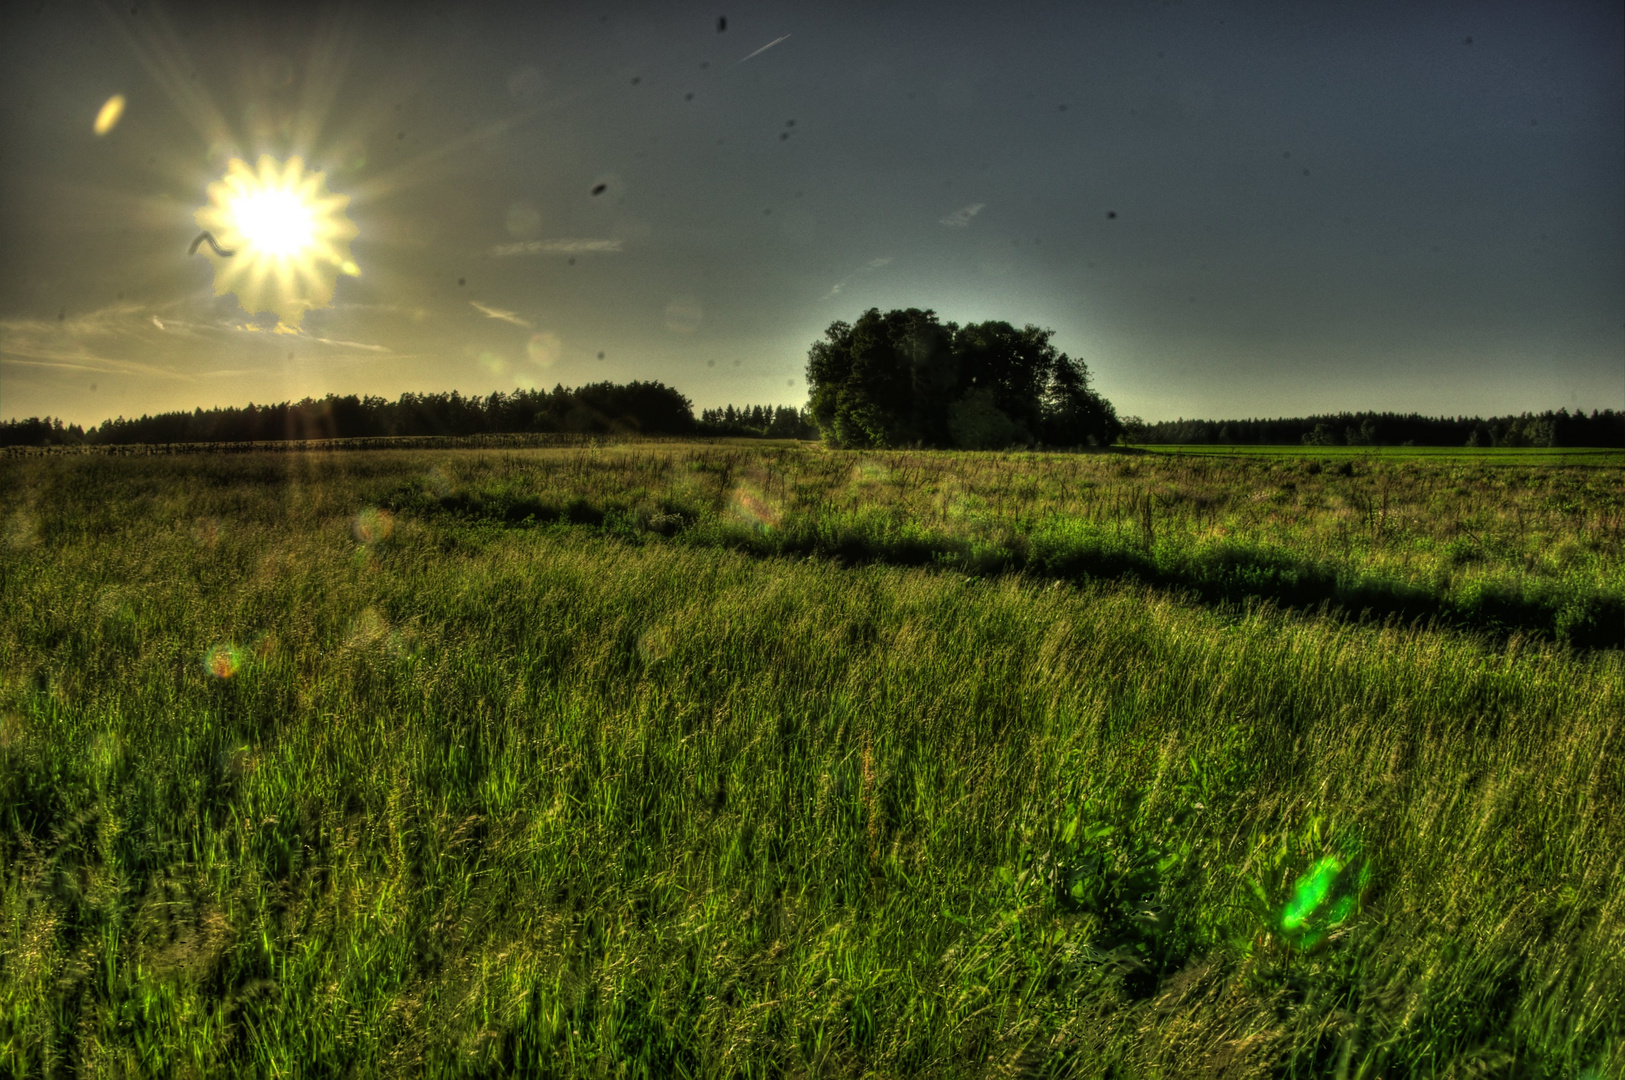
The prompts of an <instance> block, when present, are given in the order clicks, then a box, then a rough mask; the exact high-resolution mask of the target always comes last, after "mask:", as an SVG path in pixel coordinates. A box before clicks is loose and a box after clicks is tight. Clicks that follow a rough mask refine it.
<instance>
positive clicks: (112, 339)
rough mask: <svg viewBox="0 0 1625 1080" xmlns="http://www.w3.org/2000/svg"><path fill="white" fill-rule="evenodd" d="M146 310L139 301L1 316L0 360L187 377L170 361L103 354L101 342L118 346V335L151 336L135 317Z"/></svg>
mask: <svg viewBox="0 0 1625 1080" xmlns="http://www.w3.org/2000/svg"><path fill="white" fill-rule="evenodd" d="M146 310H147V309H145V308H143V307H142V306H141V305H139V304H115V305H112V306H110V307H105V308H100V309H98V310H96V311H90V312H85V313H83V314H80V315H75V316H74V317H73V318H71V319H70V318H60V319H26V318H24V319H0V361H4V362H5V363H7V364H17V365H21V366H23V367H39V368H55V369H58V370H63V371H87V372H92V373H94V374H98V375H143V376H149V377H156V378H161V379H181V380H187V379H190V378H191V376H190V375H187V374H184V373H182V372H179V371H176V370H175V369H174V368H172V367H168V366H163V365H159V364H144V363H141V362H140V361H137V360H127V359H124V358H121V357H117V356H108V355H106V352H107V350H106V349H105V348H104V347H103V345H102V342H106V343H107V344H110V345H111V346H112V347H113V348H117V347H118V339H120V338H123V339H125V340H130V339H137V340H139V339H142V338H147V339H150V338H152V337H153V336H154V335H153V331H152V330H150V329H148V327H149V325H150V324H149V323H148V322H147V321H146V320H144V319H142V318H140V316H141V314H142V313H143V312H145V311H146ZM98 339H101V340H100V341H98ZM93 342H94V343H95V344H93Z"/></svg>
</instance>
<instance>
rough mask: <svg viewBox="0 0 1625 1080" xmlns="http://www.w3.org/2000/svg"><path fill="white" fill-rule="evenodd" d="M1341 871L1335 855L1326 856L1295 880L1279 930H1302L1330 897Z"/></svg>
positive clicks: (1283, 910) (1340, 864)
mask: <svg viewBox="0 0 1625 1080" xmlns="http://www.w3.org/2000/svg"><path fill="white" fill-rule="evenodd" d="M1342 870H1343V863H1342V862H1341V861H1340V860H1339V859H1338V858H1337V856H1335V855H1328V856H1326V857H1325V858H1324V859H1321V860H1320V861H1319V862H1318V863H1316V864H1315V865H1314V866H1312V867H1310V869H1309V872H1308V873H1307V874H1305V875H1303V877H1301V878H1299V879H1298V880H1297V883H1296V884H1295V885H1294V887H1293V890H1292V899H1291V900H1288V901H1287V904H1286V907H1285V908H1284V909H1282V911H1281V929H1283V930H1287V931H1292V930H1299V929H1302V928H1303V926H1304V924H1305V923H1306V922H1308V921H1309V917H1310V916H1311V915H1313V914H1314V913H1315V911H1316V909H1318V908H1319V907H1320V905H1321V904H1323V903H1325V902H1326V897H1328V896H1330V895H1331V891H1332V886H1333V885H1335V884H1337V875H1338V874H1339V873H1341V872H1342Z"/></svg>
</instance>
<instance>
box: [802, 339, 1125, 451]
mask: <svg viewBox="0 0 1625 1080" xmlns="http://www.w3.org/2000/svg"><path fill="white" fill-rule="evenodd" d="M1051 336H1052V335H1051V331H1048V330H1041V329H1039V328H1038V327H1036V326H1030V325H1029V326H1025V327H1022V328H1021V329H1019V330H1018V329H1016V328H1015V327H1013V326H1011V325H1010V324H1009V323H1007V322H983V323H971V324H969V325H966V326H959V325H958V324H956V323H951V322H950V323H940V322H938V321H937V316H936V312H934V311H929V310H927V311H921V310H919V309H918V308H909V309H908V310H906V311H889V312H886V313H885V314H884V315H883V314H881V313H880V310H879V309H878V308H870V309H869V310H868V311H866V312H864V313H863V315H862V316H860V317H859V318H858V320H857V322H855V323H846V322H835V323H831V324H830V327H829V329H828V330H826V331H824V340H822V341H818V342H814V343H813V345H812V348H811V349H809V350H808V353H807V383H808V386H809V388H810V390H811V396H812V402H811V411H812V416H813V420H814V422H815V423H816V424H817V425H818V428H819V431H820V432H821V433H822V435H823V436H824V438H825V439H826V440H828V441H829V442H831V443H833V444H835V445H838V446H852V447H871V446H872V447H886V446H915V445H918V446H957V447H962V448H965V449H993V448H999V447H1006V446H1025V445H1030V444H1032V443H1034V442H1044V443H1048V444H1050V445H1052V446H1083V445H1103V444H1105V443H1109V442H1111V441H1112V440H1113V439H1115V438H1116V437H1117V435H1118V433H1119V432H1120V431H1121V425H1120V424H1119V423H1118V421H1117V414H1116V412H1115V411H1114V410H1113V409H1112V406H1111V403H1110V402H1108V401H1106V400H1105V399H1104V398H1102V397H1101V396H1100V395H1099V394H1097V393H1096V392H1095V391H1094V390H1093V389H1092V388H1091V386H1090V385H1089V369H1088V367H1087V366H1086V365H1085V364H1084V363H1083V361H1081V360H1074V359H1072V358H1071V357H1069V356H1067V355H1066V354H1065V353H1062V352H1059V351H1058V350H1056V348H1055V346H1053V345H1052V344H1050V337H1051Z"/></svg>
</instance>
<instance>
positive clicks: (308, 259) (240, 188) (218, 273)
mask: <svg viewBox="0 0 1625 1080" xmlns="http://www.w3.org/2000/svg"><path fill="white" fill-rule="evenodd" d="M209 200H210V202H209V205H208V206H205V207H203V208H202V209H200V210H199V211H198V212H197V214H196V215H195V218H196V220H197V223H198V226H199V227H200V228H202V229H205V230H208V231H209V232H211V233H212V234H213V235H214V236H215V237H216V238H217V239H218V240H219V242H220V246H221V247H222V248H225V249H227V250H235V251H236V255H235V257H232V258H224V257H220V256H219V255H218V254H217V255H216V256H215V257H213V258H212V259H211V261H212V262H213V263H214V268H215V277H214V292H215V295H216V296H224V295H226V294H228V293H235V294H236V296H237V299H238V302H239V303H241V304H242V306H243V308H244V310H246V311H249V312H261V311H270V312H274V313H275V314H276V316H277V319H278V320H279V321H280V323H279V325H280V326H285V327H288V328H289V329H297V328H298V326H299V323H300V321H301V320H302V319H303V318H304V315H305V312H307V311H310V310H313V309H315V308H323V307H326V306H327V305H328V304H330V303H332V302H333V291H334V288H335V287H336V284H337V281H338V276H339V275H340V274H346V275H349V276H352V277H354V276H356V275H358V274H360V272H361V271H360V269H359V268H358V267H357V266H356V264H355V261H354V260H353V259H352V258H351V257H350V241H351V240H353V239H355V236H356V232H357V230H356V227H355V224H354V223H353V222H352V221H351V220H350V219H349V217H347V216H346V215H345V213H344V209H345V207H346V206H348V205H349V203H350V197H349V196H348V195H335V194H333V193H332V192H330V191H328V190H327V174H326V173H322V172H310V173H307V172H306V171H305V163H304V161H303V159H301V158H299V157H290V158H289V159H288V160H287V163H286V164H284V163H282V162H280V161H278V160H277V159H275V158H273V157H271V155H269V154H265V155H262V156H261V157H260V159H259V164H258V167H257V171H256V170H255V169H253V168H250V167H249V165H248V163H247V162H245V161H243V160H242V159H241V158H232V159H231V160H230V161H229V162H227V163H226V175H225V176H224V177H222V178H221V179H220V180H217V181H215V182H214V183H212V184H210V185H209Z"/></svg>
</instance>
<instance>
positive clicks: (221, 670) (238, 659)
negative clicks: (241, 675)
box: [203, 643, 244, 679]
mask: <svg viewBox="0 0 1625 1080" xmlns="http://www.w3.org/2000/svg"><path fill="white" fill-rule="evenodd" d="M243 659H244V657H243V653H242V650H241V649H239V648H237V646H235V645H232V644H229V643H223V644H220V645H214V646H211V647H210V649H209V651H208V652H206V653H204V654H203V670H204V671H205V672H207V673H208V674H209V675H211V676H213V677H214V678H216V679H229V678H231V677H232V676H233V675H235V674H237V673H238V672H239V671H241V670H242V668H243Z"/></svg>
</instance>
